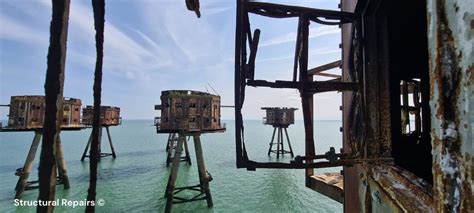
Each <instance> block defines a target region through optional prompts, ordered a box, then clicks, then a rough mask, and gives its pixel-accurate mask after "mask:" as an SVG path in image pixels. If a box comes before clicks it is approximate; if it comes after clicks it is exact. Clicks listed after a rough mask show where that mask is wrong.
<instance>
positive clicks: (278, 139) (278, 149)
mask: <svg viewBox="0 0 474 213" xmlns="http://www.w3.org/2000/svg"><path fill="white" fill-rule="evenodd" d="M280 134H281V131H280V128H278V135H277V159H279V158H280V143H281V141H280Z"/></svg>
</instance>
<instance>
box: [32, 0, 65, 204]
mask: <svg viewBox="0 0 474 213" xmlns="http://www.w3.org/2000/svg"><path fill="white" fill-rule="evenodd" d="M69 5H70V1H69V0H57V1H53V5H52V6H53V8H52V19H51V26H50V38H49V49H48V62H47V63H48V66H47V70H46V81H45V85H44V88H45V119H44V125H43V128H44V129H43V141H42V144H41V155H40V163H39V172H38V176H39V180H38V181H39V196H38V200H42V201H48V200H49V201H52V200H54V197H55V189H56V187H55V186H56V165H57V164H56V158H55V144H56V139H57V138H58V137H59V133H60V131H61V130H60V126H61V123H62V113H61V111H60V110H59V109H61V108H62V104H61V103H62V100H63V89H64V72H65V62H66V45H67V32H68V21H69ZM53 209H54V206H41V205H38V207H37V211H38V212H52V211H53Z"/></svg>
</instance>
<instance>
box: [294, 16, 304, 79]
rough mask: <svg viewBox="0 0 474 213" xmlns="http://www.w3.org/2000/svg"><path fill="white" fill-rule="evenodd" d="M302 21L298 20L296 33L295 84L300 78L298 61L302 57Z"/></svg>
mask: <svg viewBox="0 0 474 213" xmlns="http://www.w3.org/2000/svg"><path fill="white" fill-rule="evenodd" d="M302 24H303V23H302V19H301V18H299V19H298V29H297V33H296V45H295V58H294V62H293V63H294V64H293V82H296V80H297V79H296V78H297V76H298V61H299V59H300V56H301V39H302V38H301V36H302V35H301V30H302V27H301V26H302Z"/></svg>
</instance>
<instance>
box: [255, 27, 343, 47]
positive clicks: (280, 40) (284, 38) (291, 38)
mask: <svg viewBox="0 0 474 213" xmlns="http://www.w3.org/2000/svg"><path fill="white" fill-rule="evenodd" d="M340 32H341V30H340V29H339V28H338V27H337V26H320V27H315V28H310V29H309V38H310V39H313V38H317V37H320V36H324V35H332V34H338V33H340ZM296 35H297V33H296V32H291V33H287V34H285V35H281V36H276V37H273V38H270V39H268V40H267V41H265V42H263V43H262V44H261V45H259V47H269V46H274V45H278V44H284V43H288V42H293V43H294V42H296Z"/></svg>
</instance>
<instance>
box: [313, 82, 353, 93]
mask: <svg viewBox="0 0 474 213" xmlns="http://www.w3.org/2000/svg"><path fill="white" fill-rule="evenodd" d="M355 90H357V83H352V82H328V81H313V82H312V83H311V84H310V88H309V91H310V92H312V93H321V92H329V91H355Z"/></svg>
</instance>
